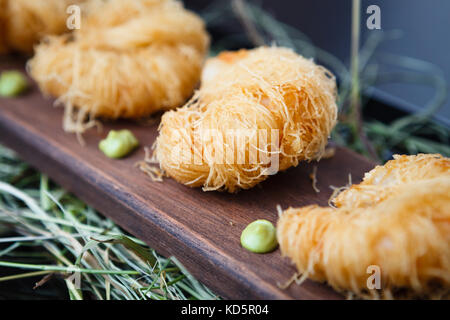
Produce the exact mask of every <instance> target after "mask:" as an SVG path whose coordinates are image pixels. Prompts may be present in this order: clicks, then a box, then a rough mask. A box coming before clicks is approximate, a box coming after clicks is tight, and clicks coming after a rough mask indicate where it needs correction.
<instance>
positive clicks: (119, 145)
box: [98, 130, 139, 158]
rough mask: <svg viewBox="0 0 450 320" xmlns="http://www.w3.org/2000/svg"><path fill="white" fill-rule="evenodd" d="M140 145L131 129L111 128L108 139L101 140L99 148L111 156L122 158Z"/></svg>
mask: <svg viewBox="0 0 450 320" xmlns="http://www.w3.org/2000/svg"><path fill="white" fill-rule="evenodd" d="M138 146H139V141H138V140H137V139H136V137H135V136H134V135H133V133H131V132H130V130H120V131H115V130H111V131H110V132H109V133H108V136H107V137H106V139H104V140H102V141H100V143H99V145H98V147H99V149H100V150H101V151H102V152H103V153H104V154H105V155H106V156H107V157H109V158H122V157H124V156H126V155H127V154H129V153H130V152H131V151H133V149H135V148H136V147H138Z"/></svg>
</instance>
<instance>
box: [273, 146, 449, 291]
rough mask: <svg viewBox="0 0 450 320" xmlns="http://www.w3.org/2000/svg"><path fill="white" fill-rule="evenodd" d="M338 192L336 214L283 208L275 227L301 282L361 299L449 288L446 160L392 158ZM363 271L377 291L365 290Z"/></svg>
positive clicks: (326, 210) (438, 157)
mask: <svg viewBox="0 0 450 320" xmlns="http://www.w3.org/2000/svg"><path fill="white" fill-rule="evenodd" d="M394 158H395V159H394V160H391V161H389V162H388V163H387V164H386V165H384V166H377V167H376V168H375V169H373V170H372V171H370V172H368V173H366V175H365V178H364V181H363V182H362V183H360V184H358V185H353V186H352V187H350V188H349V189H347V190H345V191H343V192H342V193H340V194H339V195H338V196H337V197H336V198H335V199H334V204H335V205H336V207H337V208H323V207H319V206H308V207H304V208H300V209H294V208H289V209H288V210H286V211H285V212H284V213H283V214H282V215H281V217H280V219H279V221H278V227H277V232H278V240H279V243H280V248H281V251H282V254H283V255H285V256H287V257H289V258H291V259H292V261H293V262H294V263H295V264H296V266H297V268H298V270H299V271H300V272H301V273H303V274H304V275H305V276H307V277H309V278H311V279H313V280H317V281H327V282H328V283H329V284H330V285H331V286H332V287H333V288H335V289H337V290H340V291H348V290H350V291H352V292H354V293H356V294H357V295H360V296H362V297H365V296H366V297H367V296H369V297H376V296H377V295H378V293H380V292H381V293H382V294H383V293H384V297H385V298H386V297H392V296H393V293H394V292H395V290H398V289H404V290H406V291H407V292H409V294H412V295H413V296H418V297H439V294H441V295H442V294H444V295H447V294H448V292H449V288H450V159H448V158H444V157H442V156H441V155H433V154H420V155H417V156H404V155H403V156H400V155H396V156H394ZM369 266H378V267H379V268H380V270H381V290H380V291H376V290H368V286H367V280H368V278H369V276H370V275H371V274H372V272H369V273H368V271H367V268H368V267H369Z"/></svg>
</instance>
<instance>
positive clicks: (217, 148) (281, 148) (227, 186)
mask: <svg viewBox="0 0 450 320" xmlns="http://www.w3.org/2000/svg"><path fill="white" fill-rule="evenodd" d="M336 114H337V106H336V82H335V78H334V76H333V75H331V74H330V72H329V71H328V70H326V69H325V68H323V67H321V66H318V65H316V64H315V63H314V62H313V61H311V60H308V59H305V58H303V57H302V56H300V55H298V54H296V53H295V52H293V51H292V50H290V49H286V48H279V47H261V48H257V49H254V50H240V51H237V52H224V53H222V54H220V55H219V56H217V57H215V58H211V59H209V60H208V61H207V63H206V66H205V69H204V71H203V74H202V85H201V87H200V90H199V91H198V92H197V93H196V95H195V96H194V98H193V99H192V100H191V101H189V102H188V103H187V104H186V106H184V107H183V108H181V109H178V110H176V111H170V112H166V113H165V114H164V115H163V117H162V121H161V125H160V134H159V137H158V138H157V143H156V150H155V155H156V158H157V159H158V161H159V163H160V166H161V168H162V169H163V170H164V172H165V173H166V174H167V175H168V176H170V177H172V178H174V179H175V180H177V181H178V182H181V183H183V184H185V185H188V186H191V187H199V186H202V187H203V190H205V191H209V190H226V191H229V192H235V191H237V190H239V189H240V188H242V189H248V188H251V187H253V186H255V185H256V184H258V183H259V182H261V181H263V180H265V179H266V178H267V177H268V176H269V175H271V174H274V173H276V172H278V171H282V170H286V169H288V168H289V167H293V166H297V165H298V163H299V162H300V161H310V160H313V159H320V158H321V156H322V154H323V152H324V149H325V145H326V143H327V139H328V136H329V134H330V132H331V130H332V129H333V127H334V125H335V124H336ZM255 155H256V156H255ZM252 156H254V157H252Z"/></svg>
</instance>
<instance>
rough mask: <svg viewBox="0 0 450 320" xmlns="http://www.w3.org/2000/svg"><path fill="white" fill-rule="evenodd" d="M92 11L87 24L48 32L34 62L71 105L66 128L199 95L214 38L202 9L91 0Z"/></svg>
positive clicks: (41, 78)
mask: <svg viewBox="0 0 450 320" xmlns="http://www.w3.org/2000/svg"><path fill="white" fill-rule="evenodd" d="M85 12H86V17H84V18H83V20H82V27H81V29H80V30H76V31H75V32H74V33H72V34H70V35H63V36H57V37H49V38H48V39H47V40H46V41H45V42H44V43H41V44H40V45H39V46H37V47H36V54H35V57H34V58H33V59H32V60H31V61H30V62H29V69H30V73H31V75H32V77H33V78H34V79H35V80H36V81H37V83H38V84H39V86H40V88H41V90H42V91H43V92H44V93H46V94H50V95H52V96H55V97H57V98H58V102H60V103H62V104H63V105H64V106H65V107H66V115H65V122H64V127H65V130H67V131H72V132H80V131H83V129H85V126H84V125H83V124H84V123H85V121H86V120H88V119H89V118H91V119H92V118H93V117H102V118H109V119H116V118H130V119H137V118H141V117H145V116H148V115H150V114H152V113H154V112H156V111H159V110H167V109H171V108H175V107H177V106H179V105H181V104H183V103H184V102H185V101H186V100H187V99H188V98H189V97H190V96H191V95H192V93H193V91H194V88H195V86H196V85H197V83H198V82H199V80H200V75H201V68H202V65H203V62H204V58H205V55H206V52H207V49H208V45H209V38H208V35H207V33H206V31H205V26H204V23H203V21H202V20H201V19H200V18H199V17H198V16H197V15H195V14H194V13H191V12H189V11H187V10H185V9H184V8H183V6H182V4H181V3H179V2H178V1H172V0H129V1H122V0H109V1H101V0H91V1H89V2H88V3H86V6H85Z"/></svg>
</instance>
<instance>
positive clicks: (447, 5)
mask: <svg viewBox="0 0 450 320" xmlns="http://www.w3.org/2000/svg"><path fill="white" fill-rule="evenodd" d="M184 2H185V5H186V7H188V8H190V9H192V10H195V11H196V12H199V13H204V14H205V18H206V20H208V26H209V31H210V32H211V34H212V36H213V44H215V45H217V47H219V48H221V47H223V48H224V49H237V48H240V47H252V46H253V45H252V43H251V42H250V41H249V40H248V37H245V36H244V35H243V30H244V29H243V27H242V23H240V21H239V19H236V18H234V17H233V14H232V12H230V10H229V7H231V1H210V0H185V1H184ZM247 2H249V3H251V4H254V5H255V6H258V7H260V8H261V9H263V10H264V11H266V12H267V13H269V14H271V15H272V16H273V17H274V18H276V19H277V20H279V21H280V22H283V23H285V24H287V25H290V26H292V27H295V28H296V29H297V30H299V31H301V32H302V33H303V34H305V35H306V36H307V37H308V38H309V40H310V41H311V42H312V43H313V44H314V45H315V46H317V47H319V48H321V49H323V50H325V51H327V52H329V53H331V54H333V55H334V56H336V57H337V58H338V59H339V60H341V61H342V62H343V63H345V64H346V65H347V66H348V65H349V61H350V41H351V38H350V37H351V32H350V30H351V6H352V2H351V0H339V1H336V0H314V1H311V0H297V1H287V0H277V1H273V0H272V1H270V0H248V1H247ZM369 5H378V6H379V7H380V9H381V27H382V30H381V31H377V30H368V28H367V27H366V19H367V18H368V17H369V14H367V13H366V9H367V7H368V6H369ZM361 26H362V28H361V47H363V46H364V45H365V44H366V45H367V43H365V42H366V40H367V39H369V38H370V37H371V36H372V37H373V34H374V33H382V35H381V38H382V40H381V41H379V43H377V46H376V49H375V51H374V52H373V55H372V56H371V61H375V62H376V72H377V73H379V74H380V73H381V74H382V73H383V72H384V71H390V72H392V71H395V70H397V69H399V71H401V70H400V69H402V68H404V67H405V66H406V67H408V66H409V65H413V66H414V67H416V68H418V69H423V71H424V72H428V73H431V74H432V75H434V76H437V77H442V78H443V79H445V81H446V82H447V83H446V84H444V85H445V86H446V88H448V83H449V82H450V59H449V52H450V1H448V0H431V1H424V0H395V1H392V0H390V1H388V0H384V1H382V0H370V1H366V0H363V1H362V2H361ZM375 38H376V37H375ZM372 41H373V42H376V41H378V40H372ZM399 56H401V57H403V58H400V60H399ZM317 60H319V62H320V63H323V62H321V61H320V59H319V58H318V59H317ZM417 60H420V61H417ZM392 62H396V63H395V64H394V63H392ZM397 62H399V63H397ZM428 62H430V63H431V64H432V65H431V64H428ZM325 64H326V63H325ZM404 77H406V79H401V81H398V82H395V81H390V82H389V83H386V84H381V83H376V84H375V83H374V84H373V85H371V88H370V96H371V97H372V98H374V99H376V101H378V102H380V103H381V104H382V106H381V105H380V106H379V108H380V110H385V109H382V108H383V107H384V106H386V105H387V106H389V107H394V108H396V109H398V110H399V112H400V113H402V112H403V111H406V112H411V111H418V110H421V109H423V108H425V106H426V104H427V102H429V101H430V99H433V95H434V94H435V91H436V88H434V87H433V79H431V82H432V83H431V84H430V85H427V84H426V83H425V85H424V83H422V82H421V81H414V79H411V78H409V79H408V76H407V75H406V76H404ZM410 82H413V83H410ZM415 82H420V83H415ZM438 85H439V84H438ZM441 85H442V84H441ZM366 94H368V92H367V91H366ZM371 109H372V110H371ZM376 111H377V110H373V106H372V107H371V108H369V110H368V111H367V112H369V113H373V112H375V113H376ZM385 112H386V111H383V114H382V115H381V116H382V117H383V116H386V115H385ZM395 112H396V111H394V113H393V114H395ZM434 120H436V121H438V122H440V123H441V124H444V125H445V126H449V125H450V102H449V101H448V99H446V102H445V103H444V104H443V105H442V106H441V107H440V109H439V111H437V112H436V113H435V115H434Z"/></svg>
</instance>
